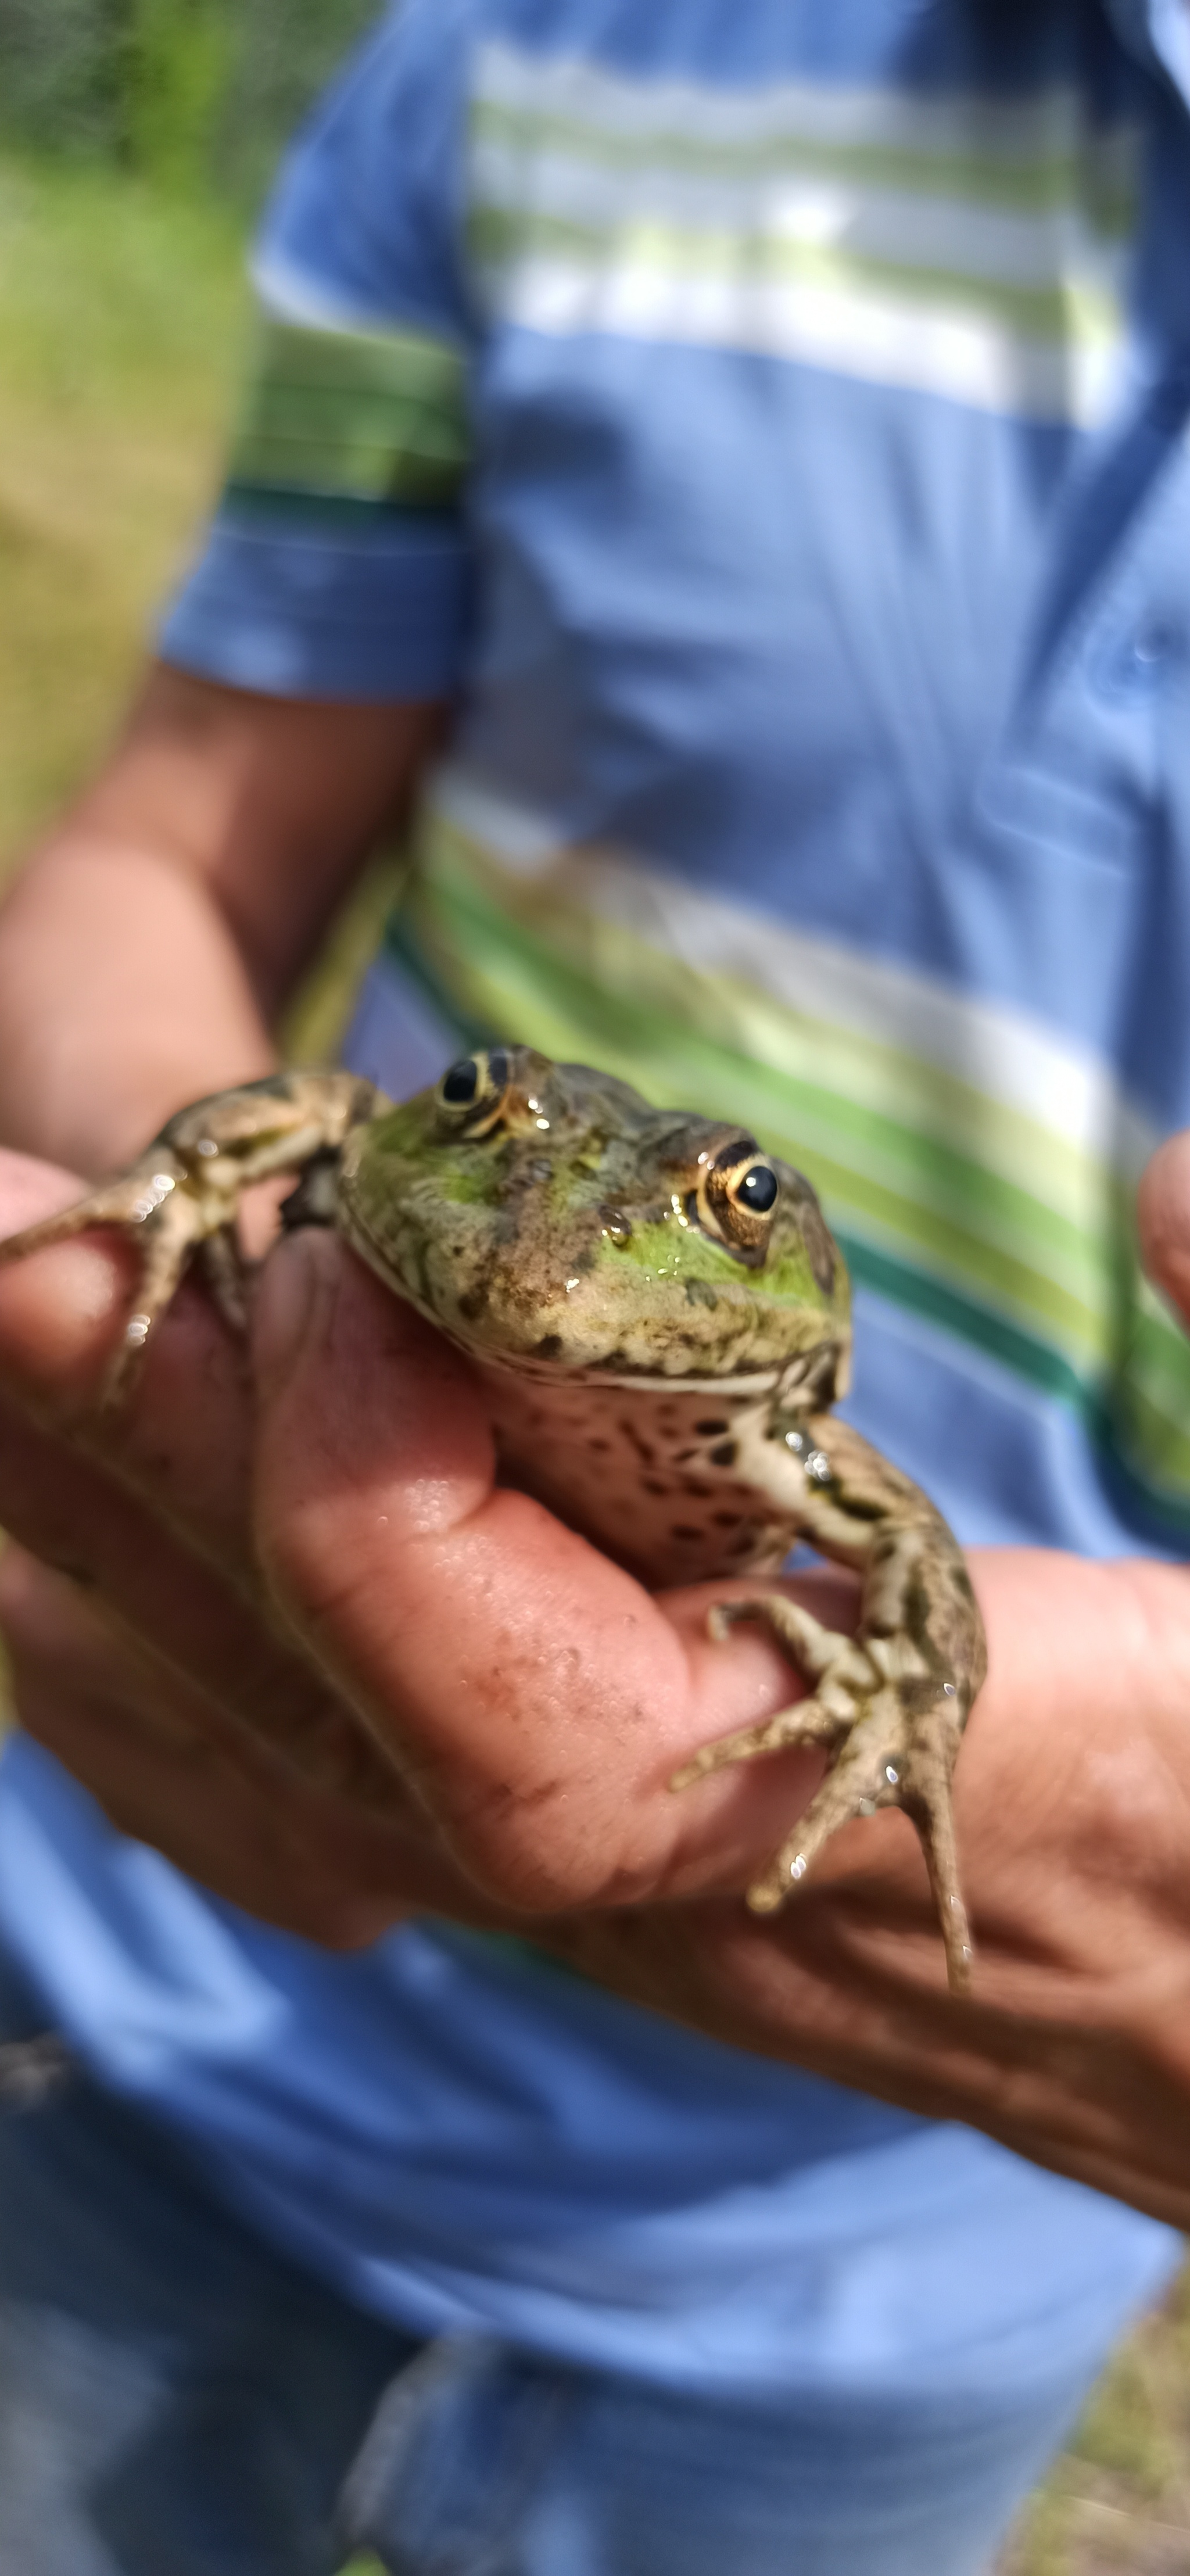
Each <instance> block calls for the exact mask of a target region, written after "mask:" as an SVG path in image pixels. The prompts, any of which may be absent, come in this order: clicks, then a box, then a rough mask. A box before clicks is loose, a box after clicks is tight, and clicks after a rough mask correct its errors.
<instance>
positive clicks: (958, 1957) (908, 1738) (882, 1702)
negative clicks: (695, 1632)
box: [671, 1593, 971, 1994]
mask: <svg viewBox="0 0 1190 2576" xmlns="http://www.w3.org/2000/svg"><path fill="white" fill-rule="evenodd" d="M744 1619H760V1620H762V1621H763V1622H764V1624H765V1625H766V1626H767V1627H770V1628H772V1629H773V1630H774V1631H775V1633H776V1635H777V1636H778V1638H779V1639H780V1642H781V1644H782V1646H783V1647H784V1648H785V1651H786V1653H787V1654H788V1655H789V1658H790V1661H791V1662H792V1663H793V1664H794V1665H795V1666H796V1667H797V1669H798V1671H799V1672H800V1673H802V1674H803V1676H804V1678H805V1679H806V1680H807V1681H809V1682H812V1683H814V1684H816V1688H815V1690H814V1692H813V1695H812V1697H810V1698H807V1699H803V1700H798V1701H797V1702H796V1703H795V1704H794V1705H793V1706H791V1707H789V1708H783V1709H778V1710H777V1712H776V1714H775V1715H774V1716H773V1717H770V1718H766V1719H764V1720H763V1721H762V1722H761V1723H760V1724H759V1725H757V1726H750V1727H743V1728H741V1729H740V1730H739V1732H738V1733H737V1734H735V1735H729V1736H725V1737H724V1738H723V1739H722V1740H721V1741H720V1742H719V1743H717V1744H708V1745H706V1746H704V1748H703V1750H702V1752H701V1753H698V1754H696V1755H695V1757H694V1760H693V1761H692V1762H688V1763H687V1764H686V1765H685V1767H684V1769H683V1770H681V1771H679V1772H678V1773H677V1774H676V1776H675V1778H674V1780H673V1782H672V1784H671V1785H672V1787H673V1788H675V1789H684V1788H687V1787H689V1785H690V1784H691V1782H692V1781H694V1780H699V1779H702V1778H704V1777H705V1775H706V1774H707V1773H708V1772H710V1771H718V1770H722V1769H724V1768H725V1767H726V1766H727V1765H729V1764H732V1763H737V1762H753V1761H756V1760H757V1759H758V1758H760V1757H761V1756H762V1755H764V1754H768V1753H777V1752H782V1751H784V1750H785V1749H786V1748H787V1747H789V1746H791V1745H807V1744H820V1745H825V1746H826V1747H827V1748H828V1749H829V1750H830V1751H831V1752H832V1753H833V1755H834V1760H833V1762H832V1766H831V1769H830V1771H829V1772H828V1774H827V1777H826V1779H825V1780H824V1781H823V1783H822V1786H821V1788H820V1789H819V1790H818V1791H817V1793H816V1795H815V1796H814V1797H813V1798H812V1799H811V1801H810V1804H809V1806H808V1807H807V1808H806V1810H805V1813H804V1814H803V1815H802V1816H800V1817H799V1819H798V1822H797V1824H796V1825H795V1827H794V1829H793V1832H792V1833H791V1834H790V1835H789V1836H788V1837H787V1839H786V1841H785V1842H784V1843H783V1844H782V1846H781V1848H780V1850H779V1851H778V1852H777V1853H775V1854H774V1857H773V1859H772V1860H771V1861H770V1863H769V1864H768V1867H767V1868H766V1869H765V1870H763V1871H762V1872H761V1874H760V1876H759V1877H758V1878H757V1879H756V1880H754V1882H753V1884H752V1886H751V1887H750V1888H749V1890H748V1903H749V1905H750V1906H751V1908H752V1910H753V1912H754V1913H757V1914H771V1913H775V1912H776V1911H777V1909H778V1907H780V1906H781V1905H783V1904H784V1902H785V1900H786V1898H787V1897H789V1896H791V1895H792V1893H793V1891H794V1889H795V1888H796V1887H797V1886H799V1885H800V1883H801V1881H802V1880H803V1879H804V1877H805V1876H806V1873H807V1871H808V1870H809V1868H810V1865H811V1863H812V1861H814V1860H815V1859H816V1858H817V1856H818V1853H819V1852H820V1851H821V1850H822V1848H823V1845H824V1844H825V1843H827V1842H828V1841H829V1840H830V1837H831V1835H832V1834H835V1833H837V1832H838V1830H839V1827H840V1826H841V1825H845V1824H849V1823H850V1822H851V1820H852V1818H853V1817H856V1816H870V1815H873V1814H875V1813H876V1811H877V1809H879V1808H883V1807H902V1808H904V1810H905V1812H906V1814H907V1815H909V1816H910V1817H911V1819H912V1821H913V1823H914V1825H915V1826H916V1828H917V1831H918V1835H919V1837H920V1840H921V1844H922V1848H923V1851H924V1853H925V1859H926V1866H927V1868H928V1870H929V1874H930V1884H931V1888H932V1890H933V1894H934V1900H935V1904H936V1906H937V1911H938V1919H939V1923H940V1925H941V1929H942V1936H943V1941H944V1944H945V1949H946V1964H947V1974H948V1978H949V1982H950V1986H951V1990H952V1992H954V1993H956V1994H960V1993H964V1992H966V1990H967V1989H968V1987H969V1984H970V1969H971V1941H970V1934H969V1931H968V1925H967V1914H966V1908H965V1906H964V1903H963V1898H962V1892H961V1889H960V1885H959V1876H958V1858H957V1852H956V1848H955V1834H954V1822H953V1815H952V1810H951V1798H950V1780H951V1773H952V1770H953V1768H954V1760H955V1755H956V1753H957V1751H958V1744H959V1736H960V1725H959V1721H958V1711H957V1709H956V1705H955V1696H954V1693H953V1691H951V1692H950V1693H949V1694H948V1693H947V1691H946V1686H945V1684H943V1685H942V1686H941V1688H940V1689H933V1688H929V1687H927V1688H925V1689H924V1690H923V1688H922V1674H921V1670H920V1666H918V1668H917V1669H916V1670H915V1671H914V1672H913V1673H912V1674H910V1673H908V1672H901V1671H900V1670H899V1669H898V1666H899V1664H900V1663H901V1662H902V1660H903V1658H902V1657H901V1656H898V1654H897V1651H896V1644H895V1641H894V1640H892V1639H885V1638H881V1637H873V1636H868V1637H866V1638H863V1639H857V1638H853V1637H846V1636H842V1635H840V1634H839V1633H838V1632H837V1631H836V1630H833V1629H830V1628H825V1627H823V1625H822V1624H821V1622H820V1621H819V1620H817V1619H815V1618H814V1617H813V1616H812V1614H811V1613H810V1612H809V1611H808V1610H805V1609H803V1608H802V1606H801V1604H800V1603H799V1602H796V1601H791V1600H789V1599H787V1598H786V1596H785V1595H784V1594H781V1593H771V1594H768V1595H767V1596H765V1597H763V1598H762V1599H760V1600H754V1601H733V1602H729V1603H721V1604H720V1605H719V1606H718V1607H717V1608H716V1609H715V1610H713V1611H712V1613H711V1619H710V1626H711V1633H712V1635H713V1636H718V1637H723V1636H725V1635H726V1634H727V1631H728V1629H729V1628H731V1627H734V1626H735V1625H736V1624H737V1622H738V1621H740V1620H744ZM912 1660H913V1661H914V1663H915V1664H916V1662H917V1659H916V1657H914V1658H913V1659H912Z"/></svg>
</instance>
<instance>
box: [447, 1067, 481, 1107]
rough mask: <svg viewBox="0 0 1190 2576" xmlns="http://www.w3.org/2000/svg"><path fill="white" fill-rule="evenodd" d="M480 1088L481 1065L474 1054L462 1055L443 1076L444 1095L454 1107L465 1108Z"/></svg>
mask: <svg viewBox="0 0 1190 2576" xmlns="http://www.w3.org/2000/svg"><path fill="white" fill-rule="evenodd" d="M478 1089H479V1066H478V1065H477V1063H476V1061H475V1058H474V1056H473V1055H465V1056H462V1057H460V1059H459V1062H458V1063H457V1064H452V1066H451V1068H450V1071H449V1073H444V1074H443V1076H442V1097H443V1099H444V1100H449V1102H450V1104H451V1107H452V1108H453V1109H465V1108H466V1106H467V1103H468V1101H471V1100H474V1098H475V1094H476V1092H477V1091H478Z"/></svg>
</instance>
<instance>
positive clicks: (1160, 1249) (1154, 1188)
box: [1136, 1128, 1190, 1326]
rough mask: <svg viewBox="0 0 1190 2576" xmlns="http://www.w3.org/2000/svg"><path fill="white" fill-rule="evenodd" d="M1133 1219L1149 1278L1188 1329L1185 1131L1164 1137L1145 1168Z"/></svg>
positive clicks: (1189, 1193)
mask: <svg viewBox="0 0 1190 2576" xmlns="http://www.w3.org/2000/svg"><path fill="white" fill-rule="evenodd" d="M1136 1221H1137V1227H1138V1230H1139V1233H1140V1251H1141V1259H1142V1261H1143V1263H1144V1266H1145V1270H1146V1272H1147V1274H1148V1276H1149V1278H1150V1279H1151V1280H1152V1282H1153V1285H1154V1287H1155V1288H1161V1289H1163V1290H1164V1292H1165V1295H1166V1296H1167V1297H1169V1298H1171V1299H1172V1301H1173V1303H1174V1305H1175V1306H1176V1307H1177V1308H1178V1311H1179V1313H1180V1315H1181V1316H1182V1318H1183V1321H1184V1322H1185V1323H1186V1324H1187V1325H1188V1326H1190V1128H1183V1129H1182V1131H1181V1133H1180V1134H1179V1135H1177V1136H1168V1137H1167V1138H1166V1140H1165V1143H1164V1144H1163V1145H1159V1146H1158V1148H1157V1151H1156V1153H1155V1154H1154V1155H1153V1156H1152V1158H1151V1160H1150V1161H1149V1162H1148V1163H1147V1164H1146V1166H1145V1169H1144V1171H1143V1173H1142V1174H1141V1182H1140V1188H1139V1190H1138V1192H1137V1198H1136Z"/></svg>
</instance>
